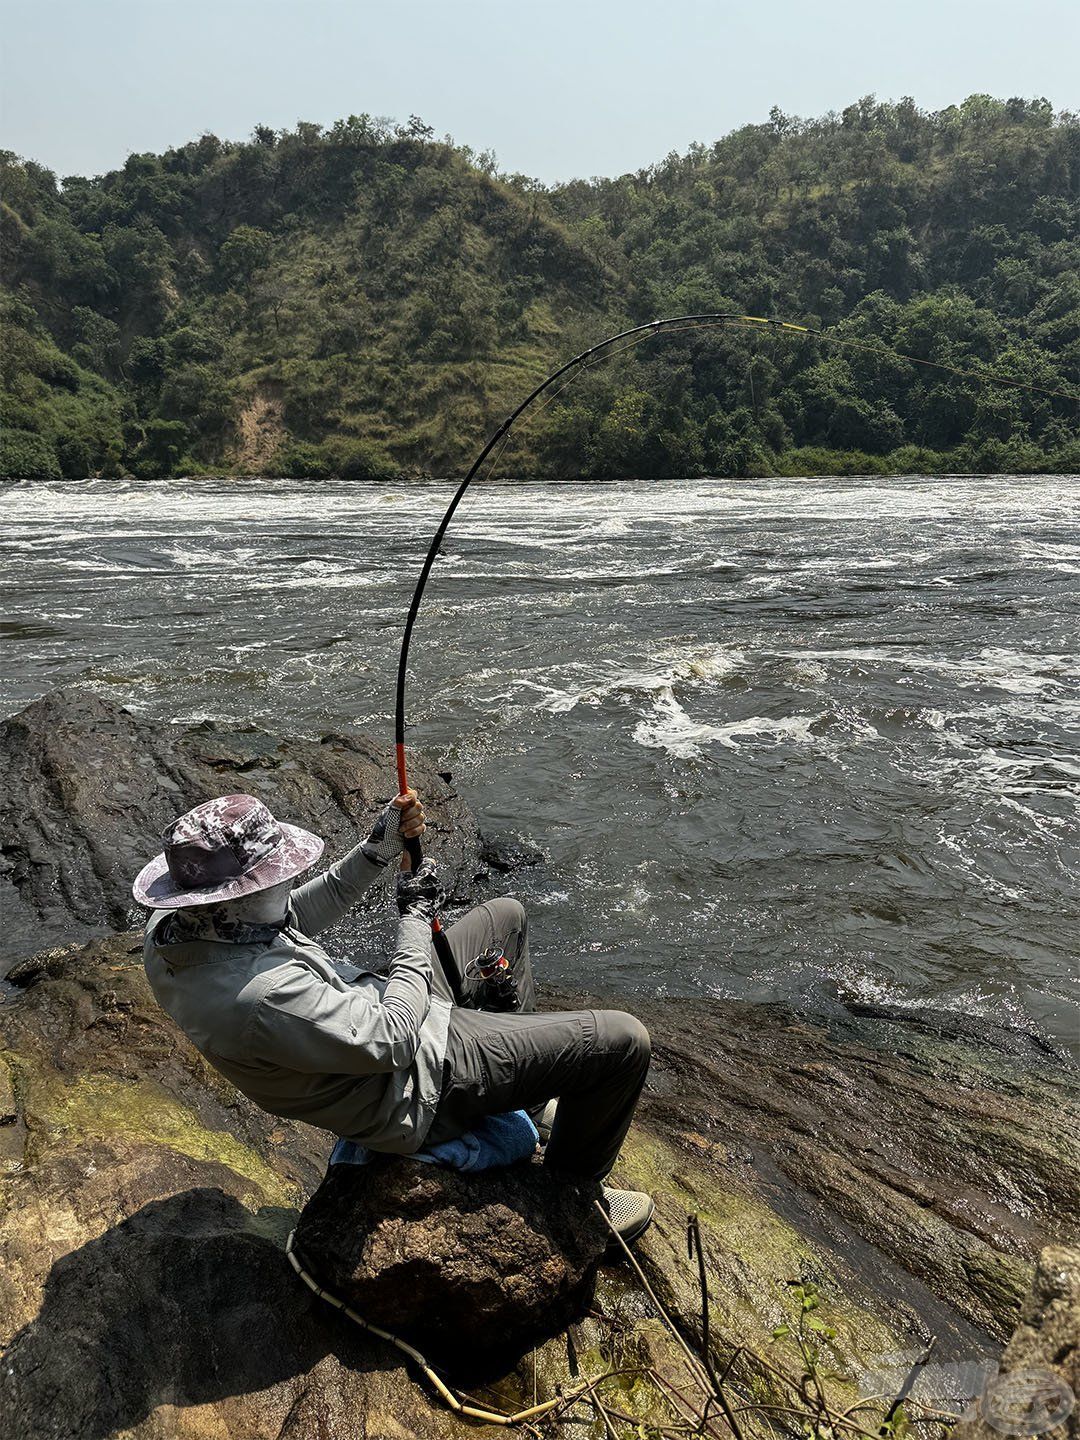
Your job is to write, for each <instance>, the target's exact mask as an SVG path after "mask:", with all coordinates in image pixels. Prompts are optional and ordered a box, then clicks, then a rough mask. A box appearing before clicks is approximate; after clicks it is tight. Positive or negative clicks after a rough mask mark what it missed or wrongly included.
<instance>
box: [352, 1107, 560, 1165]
mask: <svg viewBox="0 0 1080 1440" xmlns="http://www.w3.org/2000/svg"><path fill="white" fill-rule="evenodd" d="M539 1139H540V1135H539V1132H538V1131H537V1128H536V1126H535V1125H534V1124H533V1122H532V1120H531V1119H530V1118H529V1116H528V1115H527V1114H526V1112H525V1111H524V1110H509V1111H507V1113H506V1114H505V1115H485V1116H484V1117H483V1119H482V1120H480V1121H478V1123H477V1125H476V1127H475V1128H474V1129H472V1130H467V1131H466V1132H465V1134H464V1135H460V1136H459V1137H458V1138H457V1139H456V1140H443V1141H441V1142H440V1143H439V1144H438V1145H425V1146H424V1148H423V1149H422V1150H417V1151H416V1153H415V1154H414V1155H411V1156H410V1157H409V1158H410V1159H411V1160H419V1161H421V1162H422V1163H423V1164H424V1165H441V1166H442V1167H443V1168H444V1169H445V1170H464V1171H468V1172H470V1173H475V1172H476V1171H478V1170H494V1169H496V1168H497V1167H498V1166H500V1165H516V1164H517V1163H518V1161H519V1160H527V1159H528V1158H529V1156H530V1155H531V1154H532V1153H533V1151H534V1150H535V1149H536V1143H537V1141H538V1140H539ZM372 1154H373V1152H372V1151H371V1150H368V1149H367V1148H366V1147H365V1146H363V1145H359V1144H357V1142H356V1141H355V1140H339V1141H338V1142H337V1144H336V1145H335V1146H334V1148H333V1150H332V1151H331V1152H330V1164H331V1165H366V1164H367V1163H368V1161H369V1160H370V1159H371V1158H372Z"/></svg>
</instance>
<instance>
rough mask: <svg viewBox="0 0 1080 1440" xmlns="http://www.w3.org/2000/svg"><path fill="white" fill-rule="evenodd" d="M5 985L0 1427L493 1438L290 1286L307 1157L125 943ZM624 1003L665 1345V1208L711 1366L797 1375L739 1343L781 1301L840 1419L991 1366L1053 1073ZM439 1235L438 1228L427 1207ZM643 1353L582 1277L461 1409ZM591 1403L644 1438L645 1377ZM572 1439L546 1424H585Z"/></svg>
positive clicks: (1062, 1160) (811, 1021)
mask: <svg viewBox="0 0 1080 1440" xmlns="http://www.w3.org/2000/svg"><path fill="white" fill-rule="evenodd" d="M12 975H13V980H14V981H15V983H16V984H17V986H18V987H19V990H18V993H17V996H16V998H15V1000H14V1003H12V1004H10V1005H8V1006H6V1007H5V1008H3V1009H0V1055H2V1058H3V1062H4V1064H3V1065H2V1066H0V1111H2V1112H3V1113H2V1114H0V1121H3V1122H4V1123H0V1157H2V1163H3V1165H4V1167H5V1180H4V1184H3V1208H4V1218H3V1225H2V1226H0V1331H2V1333H0V1345H3V1346H4V1347H5V1350H4V1360H3V1364H2V1365H0V1434H3V1435H4V1436H5V1437H8V1436H10V1437H11V1440H31V1437H33V1440H39V1437H49V1440H106V1437H115V1440H121V1437H122V1440H164V1437H166V1436H167V1437H168V1440H226V1437H227V1440H265V1437H267V1436H272V1437H275V1440H315V1437H318V1440H331V1437H336V1436H347V1435H353V1434H356V1433H357V1427H358V1426H360V1428H361V1430H363V1432H364V1433H366V1434H367V1435H368V1436H370V1437H373V1440H374V1437H379V1440H384V1437H385V1440H406V1437H415V1436H418V1437H424V1440H427V1437H431V1440H435V1437H440V1440H442V1437H446V1440H463V1437H465V1436H476V1435H477V1434H478V1433H480V1434H490V1435H492V1436H494V1435H497V1434H505V1433H506V1432H505V1431H499V1430H495V1429H489V1430H485V1429H484V1428H483V1427H481V1428H480V1429H479V1430H478V1429H477V1427H475V1426H474V1425H473V1424H472V1423H471V1422H467V1421H464V1420H461V1419H459V1418H456V1417H455V1416H454V1415H453V1414H451V1413H450V1412H448V1411H447V1410H446V1409H444V1408H441V1407H440V1406H439V1405H438V1403H437V1402H436V1401H435V1400H434V1399H433V1397H432V1396H431V1395H430V1393H429V1392H428V1391H427V1390H426V1389H425V1388H424V1387H423V1385H421V1384H418V1383H417V1382H416V1379H415V1377H414V1376H413V1375H412V1374H410V1373H409V1372H408V1370H406V1369H405V1368H403V1366H402V1363H401V1356H400V1354H398V1353H397V1352H395V1351H393V1350H391V1349H389V1348H387V1347H386V1346H384V1345H382V1344H377V1343H374V1342H372V1341H371V1340H369V1339H368V1338H365V1336H364V1335H363V1334H362V1333H361V1332H359V1331H358V1330H357V1329H356V1327H354V1326H352V1325H350V1324H349V1322H348V1321H347V1320H345V1319H344V1318H342V1316H341V1315H340V1314H339V1313H338V1312H336V1311H334V1310H332V1309H331V1308H330V1307H328V1306H327V1305H325V1304H324V1303H322V1302H320V1301H318V1300H317V1299H315V1298H314V1297H313V1296H312V1295H311V1294H310V1293H309V1292H308V1291H307V1290H306V1289H305V1288H304V1287H303V1286H302V1285H301V1283H300V1281H299V1280H298V1279H297V1277H296V1276H295V1275H294V1274H293V1272H292V1270H291V1269H290V1268H289V1266H288V1264H287V1263H286V1260H285V1257H284V1255H283V1247H284V1241H285V1236H286V1235H287V1233H288V1231H289V1230H290V1229H291V1228H292V1227H293V1226H295V1225H296V1223H297V1217H298V1212H299V1210H300V1208H301V1206H302V1205H303V1203H304V1201H305V1199H306V1198H307V1197H308V1196H310V1195H312V1194H313V1193H314V1192H315V1191H316V1189H317V1187H318V1186H319V1184H320V1181H321V1179H322V1177H323V1174H324V1170H325V1164H326V1156H327V1153H328V1150H329V1147H330V1139H329V1137H327V1136H326V1135H324V1134H322V1133H321V1132H319V1131H315V1130H312V1129H311V1128H309V1127H306V1126H304V1125H300V1124H294V1123H289V1122H284V1121H277V1120H274V1119H273V1118H271V1117H269V1116H266V1115H264V1114H261V1113H260V1112H259V1111H258V1110H256V1109H255V1108H254V1107H253V1106H251V1105H250V1104H248V1102H247V1101H245V1100H244V1099H243V1098H242V1097H240V1096H238V1095H237V1094H236V1092H235V1091H234V1090H232V1089H231V1087H229V1086H228V1085H226V1084H224V1083H223V1082H222V1081H221V1080H220V1079H219V1077H217V1076H216V1075H215V1073H214V1072H213V1071H212V1070H210V1069H209V1068H208V1067H207V1065H206V1064H205V1063H204V1062H203V1060H202V1059H201V1057H200V1056H199V1055H198V1054H197V1052H196V1051H194V1050H193V1049H192V1048H191V1046H190V1045H188V1043H187V1042H186V1040H185V1039H184V1038H183V1036H181V1035H179V1034H178V1032H177V1031H176V1029H175V1027H174V1026H172V1024H171V1023H170V1022H169V1020H168V1019H167V1017H165V1016H164V1015H163V1014H162V1013H161V1012H160V1011H159V1010H158V1009H157V1007H156V1006H155V1004H154V1002H153V999H152V996H151V995H150V992H149V989H148V986H147V984H146V981H145V977H144V975H143V972H142V966H141V960H140V946H139V941H138V937H137V935H135V934H129V935H124V936H118V937H116V938H113V939H108V940H104V941H95V942H93V943H91V944H89V945H87V946H85V947H81V948H77V947H73V948H69V949H63V950H57V951H54V952H52V953H49V954H45V955H43V956H40V957H37V958H36V959H34V960H33V961H27V962H25V963H23V964H21V965H19V966H18V967H17V968H16V969H15V970H14V971H13V972H12ZM642 1013H643V1018H644V1019H645V1020H646V1021H647V1023H648V1024H649V1026H650V1029H651V1030H652V1033H653V1039H654V1064H653V1071H652V1075H651V1080H650V1086H649V1089H648V1090H647V1091H646V1094H645V1097H644V1102H643V1105H642V1108H641V1111H640V1122H639V1123H638V1124H637V1125H636V1126H635V1128H634V1129H633V1130H632V1131H631V1135H630V1141H629V1144H628V1146H627V1148H626V1151H625V1153H624V1159H623V1162H622V1164H621V1167H620V1171H619V1174H620V1176H621V1177H622V1178H624V1179H626V1180H628V1181H631V1182H635V1181H636V1182H639V1183H643V1184H646V1185H648V1186H649V1187H650V1188H652V1189H653V1190H655V1192H656V1196H657V1220H656V1223H655V1225H654V1227H653V1229H652V1230H651V1231H650V1232H649V1233H648V1234H647V1235H646V1236H645V1237H643V1239H642V1241H641V1242H640V1244H639V1246H638V1255H639V1257H640V1260H641V1263H642V1265H643V1267H644V1269H645V1273H646V1275H647V1276H648V1278H649V1281H650V1283H651V1285H652V1286H653V1288H654V1290H655V1291H656V1292H657V1293H658V1294H659V1295H660V1297H661V1298H662V1299H663V1300H664V1302H665V1303H666V1304H667V1306H668V1308H669V1309H670V1311H671V1313H672V1315H673V1316H674V1317H675V1319H676V1320H677V1322H678V1323H679V1324H680V1326H681V1328H682V1330H683V1332H684V1333H685V1334H686V1335H687V1336H689V1337H691V1338H696V1337H697V1327H698V1315H699V1305H698V1294H697V1283H696V1276H695V1273H694V1269H693V1267H691V1266H690V1265H689V1264H688V1263H687V1258H686V1217H687V1213H688V1211H691V1210H693V1211H697V1212H698V1213H699V1214H700V1216H701V1223H702V1229H703V1233H704V1239H705V1248H706V1255H707V1273H708V1277H709V1281H710V1288H711V1292H712V1296H713V1314H712V1320H713V1336H714V1342H715V1343H716V1344H717V1345H718V1346H719V1347H720V1354H721V1359H722V1361H723V1362H724V1363H726V1361H727V1359H728V1358H729V1357H730V1351H729V1350H728V1349H727V1344H728V1342H729V1341H735V1342H737V1343H738V1344H739V1345H740V1346H742V1347H745V1348H744V1351H743V1355H742V1358H741V1359H740V1360H739V1362H738V1364H737V1365H736V1368H735V1371H734V1372H733V1375H735V1376H736V1377H738V1376H739V1375H740V1370H741V1368H742V1367H743V1365H744V1364H746V1363H749V1357H750V1356H751V1355H752V1354H753V1353H754V1352H755V1351H756V1352H759V1353H762V1354H765V1355H767V1356H768V1357H769V1359H770V1363H772V1364H773V1365H774V1366H784V1367H786V1368H788V1369H790V1370H791V1371H792V1373H794V1374H795V1375H796V1376H797V1375H798V1374H799V1373H801V1370H800V1365H801V1362H800V1360H799V1357H798V1356H797V1355H796V1354H795V1353H794V1351H793V1350H792V1349H791V1346H792V1341H791V1340H790V1339H789V1340H784V1341H780V1342H773V1341H771V1339H770V1336H771V1332H772V1330H773V1328H774V1327H775V1326H777V1325H778V1324H779V1323H780V1322H781V1321H782V1320H785V1319H788V1318H790V1317H791V1315H792V1312H793V1308H794V1302H793V1300H792V1298H791V1284H792V1282H793V1281H798V1282H801V1283H803V1284H814V1285H816V1286H817V1288H818V1290H819V1292H820V1295H821V1309H820V1311H819V1314H820V1315H821V1316H822V1318H823V1319H825V1320H826V1321H827V1322H828V1324H829V1325H830V1327H831V1328H833V1329H835V1331H836V1335H835V1337H833V1338H831V1339H828V1340H827V1341H825V1342H823V1345H822V1349H823V1360H822V1366H823V1368H824V1369H826V1370H828V1371H829V1372H830V1373H831V1374H835V1375H837V1376H838V1377H840V1378H839V1379H838V1380H836V1381H833V1380H830V1381H829V1385H830V1388H831V1387H832V1386H833V1385H834V1384H835V1385H836V1386H837V1387H839V1389H840V1391H841V1393H842V1394H843V1395H844V1397H845V1400H846V1401H850V1400H851V1399H853V1398H854V1396H855V1395H856V1394H857V1393H859V1392H860V1390H861V1391H862V1392H863V1393H865V1392H866V1391H867V1390H868V1389H870V1388H873V1387H872V1386H871V1385H869V1384H868V1383H867V1382H866V1381H865V1380H864V1378H862V1377H866V1376H872V1375H875V1374H877V1373H880V1371H881V1370H882V1369H883V1368H888V1367H891V1366H893V1365H894V1364H895V1356H896V1355H897V1354H898V1353H908V1354H918V1353H920V1352H921V1350H922V1349H923V1348H924V1346H925V1344H926V1341H927V1339H928V1337H929V1335H930V1334H937V1335H938V1337H939V1339H938V1347H937V1351H936V1352H935V1358H936V1359H937V1360H939V1361H941V1362H944V1363H943V1368H945V1369H947V1368H948V1366H949V1364H950V1363H951V1362H959V1361H963V1362H967V1361H968V1360H970V1358H971V1357H972V1356H987V1355H992V1354H996V1353H997V1352H998V1350H999V1348H1000V1338H999V1337H1003V1336H1005V1335H1007V1333H1008V1332H1009V1330H1010V1329H1011V1328H1012V1327H1013V1325H1015V1324H1016V1322H1017V1320H1018V1318H1019V1316H1020V1309H1021V1304H1022V1301H1023V1298H1024V1294H1025V1292H1026V1289H1027V1286H1028V1283H1029V1280H1030V1277H1031V1274H1032V1270H1033V1267H1034V1264H1035V1260H1036V1257H1037V1255H1038V1252H1039V1250H1040V1248H1041V1247H1042V1246H1043V1245H1045V1244H1048V1243H1051V1242H1054V1241H1060V1240H1061V1239H1062V1238H1064V1237H1066V1236H1068V1235H1069V1234H1070V1233H1075V1230H1076V1228H1077V1215H1076V1197H1077V1194H1078V1193H1080V1140H1078V1129H1080V1127H1078V1123H1077V1081H1076V1075H1075V1072H1074V1071H1071V1070H1069V1069H1068V1068H1067V1067H1065V1066H1064V1065H1063V1064H1061V1063H1059V1062H1057V1061H1055V1060H1054V1059H1053V1058H1052V1057H1049V1056H1047V1055H1045V1054H1043V1053H1041V1052H1040V1051H1039V1050H1038V1049H1037V1047H1033V1046H1031V1045H1030V1044H1028V1043H1027V1042H1026V1041H1024V1040H1023V1039H1022V1038H1017V1037H1013V1038H1012V1039H1009V1038H1008V1037H1005V1038H1002V1037H998V1036H996V1035H991V1034H982V1033H980V1032H979V1031H978V1030H977V1028H976V1027H972V1026H969V1025H967V1024H964V1023H956V1022H952V1021H949V1020H944V1019H941V1018H938V1019H936V1020H935V1019H934V1017H930V1016H927V1015H925V1014H922V1015H920V1016H917V1017H911V1016H904V1015H899V1014H885V1013H873V1014H855V1013H853V1012H851V1011H847V1010H842V1009H840V1008H838V1009H837V1011H836V1012H835V1014H833V1015H830V1016H818V1017H805V1016H798V1015H795V1014H793V1013H792V1012H790V1011H788V1010H784V1009H781V1008H773V1007H764V1008H759V1007H754V1006H747V1005H738V1004H733V1003H726V1002H696V1003H693V1002H686V1001H677V1000H670V1001H660V1002H650V1004H649V1005H648V1006H647V1007H645V1008H644V1009H643V1012H642ZM5 1067H6V1070H5ZM5 1077H6V1081H7V1083H6V1084H5V1083H3V1081H4V1078H5ZM461 1183H462V1184H463V1185H464V1184H465V1183H466V1182H461ZM325 1193H326V1192H324V1198H325ZM330 1218H331V1216H330V1214H329V1212H328V1216H327V1219H328V1223H329V1220H330ZM445 1218H446V1221H447V1223H448V1224H449V1223H457V1219H456V1216H455V1215H454V1211H453V1207H448V1208H447V1209H446V1211H445ZM438 1223H440V1222H439V1217H438V1216H436V1215H435V1213H434V1212H432V1226H433V1227H434V1226H436V1225H437V1224H438ZM319 1278H321V1279H322V1280H323V1283H324V1284H325V1283H328V1282H327V1280H326V1277H325V1276H321V1277H319ZM459 1323H460V1322H459ZM662 1341H663V1336H662V1333H661V1332H660V1331H659V1327H658V1326H657V1324H656V1322H655V1320H654V1319H653V1318H651V1316H650V1311H649V1306H648V1304H647V1303H646V1301H645V1300H644V1298H643V1296H642V1294H641V1292H640V1289H639V1288H638V1286H637V1283H636V1281H635V1280H634V1277H633V1276H632V1275H629V1274H628V1273H627V1272H626V1271H625V1269H623V1270H620V1269H618V1268H615V1269H609V1268H607V1267H601V1270H600V1272H599V1276H598V1280H597V1287H596V1294H595V1297H594V1300H593V1303H592V1305H591V1307H590V1312H589V1314H588V1316H587V1317H586V1318H585V1319H583V1320H582V1321H580V1322H577V1323H575V1324H572V1325H571V1326H570V1327H569V1329H568V1331H567V1332H566V1334H564V1335H562V1336H559V1337H557V1338H556V1339H555V1340H553V1341H549V1342H548V1343H547V1344H545V1345H543V1346H542V1347H541V1348H540V1349H539V1350H538V1351H536V1352H533V1354H532V1355H531V1356H528V1357H526V1358H525V1359H524V1361H523V1362H522V1364H521V1365H520V1366H518V1367H515V1368H514V1370H512V1371H510V1372H508V1374H507V1376H506V1378H505V1379H504V1380H503V1381H502V1382H500V1384H499V1385H497V1386H496V1387H495V1391H494V1394H493V1395H492V1392H485V1394H486V1395H487V1397H488V1399H489V1403H490V1402H491V1401H494V1403H499V1404H501V1405H505V1406H512V1405H514V1404H515V1403H520V1401H521V1399H522V1397H527V1398H528V1400H530V1401H531V1399H532V1396H533V1393H534V1386H535V1388H536V1393H537V1394H538V1395H539V1397H540V1398H541V1399H543V1398H545V1397H546V1396H550V1395H552V1394H554V1393H556V1390H557V1387H558V1386H560V1385H565V1384H566V1383H568V1381H569V1380H570V1378H571V1376H573V1375H577V1376H579V1377H593V1376H596V1375H598V1374H599V1373H601V1371H603V1370H605V1369H607V1368H608V1367H609V1366H614V1367H623V1366H626V1367H629V1368H630V1369H631V1371H632V1370H633V1369H634V1367H640V1366H641V1365H642V1363H644V1359H647V1360H648V1361H649V1362H650V1363H653V1364H656V1365H658V1366H659V1367H661V1368H662V1366H663V1364H664V1363H665V1362H664V1359H663V1354H662V1353H661V1348H660V1347H661V1345H662ZM1065 1343H1066V1342H1065V1341H1062V1344H1065ZM643 1357H644V1358H643ZM671 1363H672V1364H675V1365H677V1364H678V1357H677V1356H676V1357H675V1360H674V1361H672V1362H671ZM671 1373H672V1379H673V1381H674V1382H675V1383H684V1382H685V1376H683V1378H682V1380H679V1377H678V1375H677V1374H676V1373H675V1372H674V1371H672V1372H671ZM739 1383H740V1384H742V1383H743V1380H742V1379H741V1378H740V1379H739ZM762 1383H763V1381H762V1376H761V1375H755V1376H753V1377H752V1378H748V1379H746V1384H745V1391H744V1393H745V1394H746V1395H748V1396H750V1397H751V1398H753V1396H755V1395H756V1396H758V1397H759V1398H760V1395H761V1394H762V1389H761V1386H762ZM789 1399H790V1397H788V1400H789ZM788 1400H784V1401H781V1402H780V1403H788ZM619 1403H620V1404H621V1406H622V1407H623V1408H624V1409H627V1410H633V1411H634V1412H635V1413H641V1415H642V1419H643V1421H645V1420H647V1418H648V1410H649V1405H650V1403H651V1402H650V1400H649V1394H648V1391H647V1387H645V1386H643V1385H641V1384H635V1383H634V1382H633V1380H632V1379H629V1380H627V1381H626V1390H625V1392H623V1393H620V1397H619ZM588 1421H589V1416H588V1413H587V1412H585V1413H584V1415H583V1419H582V1423H581V1426H580V1427H575V1426H571V1425H563V1426H561V1428H560V1434H562V1435H566V1436H567V1437H570V1440H579V1437H583V1436H584V1435H586V1434H589V1433H592V1434H595V1433H597V1432H596V1431H595V1430H592V1431H590V1430H589V1429H588V1426H587V1424H586V1422H588Z"/></svg>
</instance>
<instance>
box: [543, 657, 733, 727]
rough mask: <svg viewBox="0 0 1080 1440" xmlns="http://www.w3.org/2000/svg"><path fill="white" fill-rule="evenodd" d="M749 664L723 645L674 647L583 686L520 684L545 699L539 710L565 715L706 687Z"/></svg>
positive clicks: (608, 669)
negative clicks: (605, 704)
mask: <svg viewBox="0 0 1080 1440" xmlns="http://www.w3.org/2000/svg"><path fill="white" fill-rule="evenodd" d="M746 664H747V657H746V654H745V652H744V651H742V650H732V649H728V648H727V647H725V646H723V645H693V644H691V645H689V646H687V645H681V646H680V645H672V646H665V647H664V648H663V649H660V650H658V651H657V652H656V653H655V654H654V655H652V656H650V657H649V659H648V661H647V662H646V664H645V666H643V667H640V668H639V667H634V668H626V669H622V668H619V667H617V666H612V665H609V666H608V667H607V672H608V673H606V674H601V675H599V676H595V675H593V676H591V678H590V679H588V680H587V681H586V682H585V683H584V684H577V685H575V684H572V683H571V684H566V685H555V684H550V683H545V682H544V681H542V680H534V679H531V678H528V677H525V676H522V677H520V679H518V681H517V683H518V684H520V685H522V686H525V687H529V688H532V689H535V690H536V691H537V692H538V693H539V694H540V696H541V697H542V698H541V699H540V700H539V701H538V702H537V705H536V708H537V709H538V710H547V711H550V712H551V713H552V714H555V715H565V714H568V713H569V712H570V711H571V710H573V709H575V708H576V706H578V705H600V704H602V703H603V702H604V701H605V700H608V699H613V698H614V699H621V698H633V697H634V696H639V695H660V694H664V693H666V692H670V691H671V689H672V687H673V686H674V685H676V684H679V683H683V684H687V685H700V684H707V683H709V682H712V681H717V680H721V679H723V678H724V677H725V676H727V675H732V674H734V673H736V672H737V671H739V670H742V669H743V668H745V666H746ZM578 668H580V669H586V668H590V667H585V666H581V667H578ZM549 673H551V674H554V673H556V672H554V671H552V672H549Z"/></svg>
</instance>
